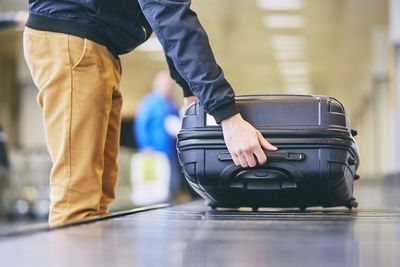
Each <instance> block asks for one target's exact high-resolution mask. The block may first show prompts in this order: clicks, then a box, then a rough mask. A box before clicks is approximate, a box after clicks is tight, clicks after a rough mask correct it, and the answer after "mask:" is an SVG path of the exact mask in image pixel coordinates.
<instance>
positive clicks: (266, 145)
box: [257, 132, 278, 151]
mask: <svg viewBox="0 0 400 267" xmlns="http://www.w3.org/2000/svg"><path fill="white" fill-rule="evenodd" d="M257 136H258V140H259V142H260V144H261V147H262V148H263V149H264V150H268V151H276V150H278V148H277V147H276V146H273V145H271V144H270V143H269V142H268V141H267V140H265V138H264V136H262V134H261V133H260V132H257Z"/></svg>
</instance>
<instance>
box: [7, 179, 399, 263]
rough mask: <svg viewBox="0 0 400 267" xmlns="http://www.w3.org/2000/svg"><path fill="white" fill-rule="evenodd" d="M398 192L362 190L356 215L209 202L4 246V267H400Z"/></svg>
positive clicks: (14, 240) (388, 188)
mask: <svg viewBox="0 0 400 267" xmlns="http://www.w3.org/2000/svg"><path fill="white" fill-rule="evenodd" d="M399 189H400V188H399V187H398V186H397V187H393V186H382V185H378V184H373V185H364V186H361V187H359V188H357V190H356V191H357V192H356V196H358V197H359V201H360V204H361V205H360V208H359V209H357V210H353V211H348V210H346V209H342V208H340V209H311V210H308V211H306V212H300V211H298V210H262V211H260V212H251V211H229V210H225V211H212V210H210V209H209V208H208V207H206V206H204V202H203V201H195V202H190V203H185V204H180V205H175V206H171V207H165V208H161V207H160V208H158V209H153V210H150V211H145V212H138V213H133V214H130V215H126V216H120V217H117V218H109V219H107V220H102V221H97V222H93V223H89V224H81V225H76V226H74V227H68V228H63V229H58V230H55V231H46V232H40V233H35V234H28V235H23V236H17V237H11V238H3V240H1V241H0V263H1V264H0V265H1V266H2V267H6V266H7V267H8V266H41V267H46V266H68V267H70V266H73V267H79V266H85V267H87V266H96V267H101V266H144V267H155V266H184V267H187V266H212V267H220V266H221V267H223V266H230V267H231V266H245V267H248V266H279V267H281V266H297V267H298V266H335V267H339V266H340V267H341V266H400V209H399V208H400V201H399V200H400V197H399V195H400V194H398V193H397V191H398V190H399ZM357 193H358V194H357Z"/></svg>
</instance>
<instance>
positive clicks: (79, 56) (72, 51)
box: [68, 35, 88, 69]
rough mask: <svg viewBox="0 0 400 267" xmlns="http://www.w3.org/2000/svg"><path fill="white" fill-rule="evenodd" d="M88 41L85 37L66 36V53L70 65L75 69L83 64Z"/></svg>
mask: <svg viewBox="0 0 400 267" xmlns="http://www.w3.org/2000/svg"><path fill="white" fill-rule="evenodd" d="M87 45H88V41H87V39H85V38H81V37H77V36H73V35H69V36H68V53H69V60H70V66H71V68H72V69H76V68H77V67H79V66H80V65H82V64H83V62H84V59H85V55H86V52H87Z"/></svg>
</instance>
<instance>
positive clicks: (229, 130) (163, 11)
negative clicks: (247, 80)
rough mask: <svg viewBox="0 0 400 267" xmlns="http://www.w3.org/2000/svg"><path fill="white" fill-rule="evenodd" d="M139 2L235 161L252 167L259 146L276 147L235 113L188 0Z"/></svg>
mask: <svg viewBox="0 0 400 267" xmlns="http://www.w3.org/2000/svg"><path fill="white" fill-rule="evenodd" d="M139 4H140V6H141V8H142V11H143V13H144V15H145V17H146V19H147V20H148V22H149V23H150V25H151V27H152V28H153V31H154V32H155V33H156V35H157V37H158V39H159V40H160V43H161V44H162V46H163V47H164V50H165V53H166V56H167V58H169V59H170V60H171V61H172V63H173V66H174V67H175V69H176V71H177V72H178V73H179V75H180V76H181V77H182V78H183V79H184V80H185V81H186V82H187V84H188V86H189V88H190V89H191V91H192V92H193V94H194V95H195V96H197V97H198V98H199V100H200V102H201V103H202V105H203V106H204V108H205V110H206V111H207V112H208V113H209V114H211V115H213V116H214V118H215V120H216V121H217V122H218V123H221V125H222V128H223V132H224V138H225V142H226V145H227V147H228V150H229V152H230V153H231V154H232V158H233V160H234V162H235V164H237V165H242V166H243V167H247V166H250V167H253V166H255V163H256V160H255V158H254V156H256V157H257V160H258V162H259V163H261V164H262V163H265V161H266V157H265V154H264V153H263V151H262V148H264V149H267V150H275V149H276V148H275V147H273V146H271V145H270V144H269V143H268V142H267V141H266V140H265V139H263V138H260V136H261V134H260V133H259V132H258V131H257V130H256V129H254V127H252V126H251V125H250V124H248V123H247V122H246V121H244V120H243V118H242V117H241V116H240V114H238V113H239V109H238V108H237V106H236V105H235V99H234V96H235V95H234V92H233V90H232V88H231V86H230V84H229V83H228V82H227V81H226V80H225V77H224V73H223V71H222V69H221V68H220V67H219V66H218V65H217V63H216V61H215V58H214V55H213V53H212V50H211V47H210V44H209V42H208V37H207V34H206V33H205V31H204V29H203V27H202V26H201V25H200V22H199V20H198V18H197V15H196V13H195V12H193V11H192V10H191V9H190V4H191V1H190V0H139ZM261 139H262V140H261ZM266 143H267V144H268V145H266Z"/></svg>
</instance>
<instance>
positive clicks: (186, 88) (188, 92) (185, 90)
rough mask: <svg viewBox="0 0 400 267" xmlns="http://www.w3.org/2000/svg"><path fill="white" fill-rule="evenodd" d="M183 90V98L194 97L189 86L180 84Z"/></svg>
mask: <svg viewBox="0 0 400 267" xmlns="http://www.w3.org/2000/svg"><path fill="white" fill-rule="evenodd" d="M178 84H179V85H180V86H181V87H182V89H183V97H189V96H193V93H192V91H191V90H190V88H189V86H188V85H187V84H186V83H185V84H184V83H178Z"/></svg>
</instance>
